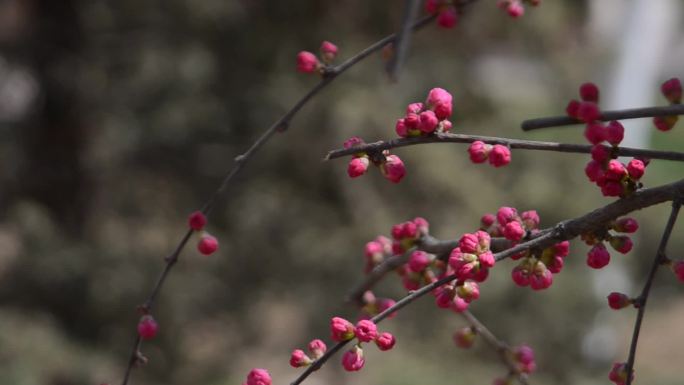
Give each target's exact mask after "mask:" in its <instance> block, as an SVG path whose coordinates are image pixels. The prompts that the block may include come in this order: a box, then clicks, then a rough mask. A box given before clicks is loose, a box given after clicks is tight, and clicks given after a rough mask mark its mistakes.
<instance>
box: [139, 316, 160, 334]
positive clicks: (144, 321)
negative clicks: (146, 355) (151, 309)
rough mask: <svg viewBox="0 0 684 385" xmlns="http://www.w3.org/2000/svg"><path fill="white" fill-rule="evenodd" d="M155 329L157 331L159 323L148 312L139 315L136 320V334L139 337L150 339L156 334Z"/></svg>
mask: <svg viewBox="0 0 684 385" xmlns="http://www.w3.org/2000/svg"><path fill="white" fill-rule="evenodd" d="M157 331H159V325H158V324H157V321H155V320H154V318H152V316H151V315H149V314H148V315H144V316H142V317H140V321H139V322H138V335H139V336H140V338H142V339H143V340H150V339H152V338H154V336H156V335H157Z"/></svg>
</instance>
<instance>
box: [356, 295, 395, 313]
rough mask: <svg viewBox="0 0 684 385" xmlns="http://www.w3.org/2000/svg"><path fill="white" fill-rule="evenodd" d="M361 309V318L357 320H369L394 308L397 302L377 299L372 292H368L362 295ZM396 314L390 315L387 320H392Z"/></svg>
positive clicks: (388, 299) (389, 299)
mask: <svg viewBox="0 0 684 385" xmlns="http://www.w3.org/2000/svg"><path fill="white" fill-rule="evenodd" d="M363 303H364V305H363V307H362V308H361V316H360V318H359V319H371V318H372V317H375V316H376V315H378V314H380V313H382V312H384V311H385V310H387V309H389V308H391V307H392V306H394V305H395V304H396V303H397V301H395V300H393V299H391V298H377V297H375V294H373V292H372V291H370V290H368V291H366V292H365V293H363ZM396 315H397V313H396V312H394V313H391V314H389V315H388V316H387V318H388V319H389V318H394V316H396Z"/></svg>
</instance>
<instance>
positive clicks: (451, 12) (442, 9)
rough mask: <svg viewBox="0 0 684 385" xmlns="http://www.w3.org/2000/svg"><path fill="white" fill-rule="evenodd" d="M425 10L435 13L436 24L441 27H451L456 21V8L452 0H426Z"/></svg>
mask: <svg viewBox="0 0 684 385" xmlns="http://www.w3.org/2000/svg"><path fill="white" fill-rule="evenodd" d="M425 10H426V11H427V13H429V14H431V15H437V24H438V25H439V26H440V27H442V28H453V27H454V26H455V25H456V22H457V21H458V10H457V9H456V6H455V4H454V2H453V0H427V1H426V2H425Z"/></svg>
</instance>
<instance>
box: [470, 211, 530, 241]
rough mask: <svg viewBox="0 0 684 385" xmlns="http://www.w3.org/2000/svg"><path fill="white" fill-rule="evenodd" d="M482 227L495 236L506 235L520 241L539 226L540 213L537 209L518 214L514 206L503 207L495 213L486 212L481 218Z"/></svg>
mask: <svg viewBox="0 0 684 385" xmlns="http://www.w3.org/2000/svg"><path fill="white" fill-rule="evenodd" d="M480 226H481V229H482V230H484V231H486V232H487V233H489V234H490V235H491V236H493V237H504V238H506V239H508V240H509V241H512V242H514V243H517V242H520V241H521V240H522V239H523V238H524V237H525V236H526V235H527V232H532V231H534V230H537V229H538V228H539V214H537V212H536V211H535V210H530V211H525V212H523V213H522V214H518V210H517V209H515V208H514V207H506V206H504V207H501V208H499V210H498V211H497V212H496V216H495V215H494V214H485V215H483V216H482V219H481V220H480Z"/></svg>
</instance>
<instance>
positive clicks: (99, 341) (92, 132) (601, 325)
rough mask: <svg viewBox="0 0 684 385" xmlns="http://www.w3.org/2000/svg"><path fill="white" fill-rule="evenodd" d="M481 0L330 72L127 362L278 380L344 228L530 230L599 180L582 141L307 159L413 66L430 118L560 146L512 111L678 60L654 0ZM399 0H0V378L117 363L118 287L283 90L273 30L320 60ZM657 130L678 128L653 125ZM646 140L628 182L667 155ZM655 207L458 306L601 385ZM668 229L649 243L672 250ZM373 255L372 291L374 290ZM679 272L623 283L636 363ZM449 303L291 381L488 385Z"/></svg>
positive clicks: (210, 383)
mask: <svg viewBox="0 0 684 385" xmlns="http://www.w3.org/2000/svg"><path fill="white" fill-rule="evenodd" d="M495 3H496V2H495V1H494V0H481V1H479V2H477V3H475V4H474V5H472V6H471V7H469V8H468V9H467V12H466V14H464V15H463V16H462V18H461V20H460V21H459V25H458V26H457V28H455V29H453V30H441V29H439V28H437V27H436V26H435V25H431V26H428V27H427V28H425V29H424V30H421V31H420V32H417V33H416V34H415V35H414V37H413V39H412V45H411V49H410V53H409V55H408V58H407V62H406V63H405V66H404V68H403V70H402V72H401V73H400V81H399V82H398V83H391V82H389V81H388V80H387V77H386V75H385V73H384V69H383V66H384V63H383V61H382V59H381V58H380V56H379V55H374V56H372V57H370V58H368V59H367V60H365V61H364V62H362V63H360V64H359V65H357V66H356V67H354V68H352V69H351V70H350V71H348V72H347V73H345V74H344V75H342V76H341V77H340V78H339V79H337V81H335V83H333V84H332V85H331V86H330V87H328V88H327V89H326V90H325V91H324V92H322V93H321V94H320V95H319V96H318V97H317V98H316V99H315V100H314V101H313V102H312V103H310V104H308V105H307V106H306V107H305V108H304V109H303V110H302V111H301V112H300V114H299V115H298V116H297V117H296V118H295V119H294V120H293V122H292V126H291V129H290V130H289V131H287V132H286V133H284V134H279V135H278V136H277V137H276V138H274V140H272V141H271V142H269V143H268V144H267V145H266V146H265V147H264V149H263V151H262V152H260V153H258V154H257V156H256V158H254V160H253V162H251V163H250V164H249V165H248V166H247V167H246V168H245V169H244V170H243V171H244V172H242V173H241V174H240V176H239V177H238V178H237V179H236V183H235V184H234V185H233V186H232V187H231V188H230V189H229V190H228V191H227V193H226V194H225V195H224V196H223V197H222V198H221V199H220V203H219V205H218V207H217V209H216V211H215V214H214V215H213V217H212V218H211V221H210V225H209V227H208V230H209V231H210V232H211V233H212V234H214V235H216V236H217V237H218V238H219V240H220V242H221V246H220V250H219V251H218V252H217V253H216V254H214V255H212V256H210V257H204V256H201V255H199V253H198V252H197V251H196V250H195V248H194V241H191V247H189V248H188V249H187V250H186V251H185V252H184V253H183V255H182V257H181V261H180V263H179V264H178V265H177V266H176V267H175V269H174V271H173V272H172V274H171V276H170V279H169V280H168V282H167V285H166V286H165V287H164V290H163V292H162V294H161V296H160V298H159V302H158V306H157V308H156V309H155V312H154V314H155V317H156V318H157V320H158V322H159V324H160V332H159V335H158V337H157V338H156V339H155V340H154V341H152V342H150V343H147V344H145V345H144V349H143V353H144V354H145V355H146V356H147V357H148V358H149V360H150V362H149V364H148V365H147V366H146V367H144V368H143V369H141V370H135V371H134V373H133V380H132V383H133V384H151V385H154V384H167V385H173V384H188V383H192V384H207V385H214V384H239V383H241V382H242V381H243V380H244V376H245V375H246V373H247V372H248V370H249V369H250V368H252V367H264V368H268V369H269V370H270V371H271V373H272V375H273V377H274V380H275V383H277V384H284V383H289V382H290V381H291V380H292V379H294V377H295V376H297V375H298V374H299V373H300V372H299V371H298V370H296V369H293V368H291V367H289V365H288V360H289V354H290V352H291V350H292V349H294V348H299V347H303V346H305V344H306V343H307V342H308V341H309V340H310V339H312V338H314V337H321V338H324V339H327V337H328V322H329V319H330V317H331V316H333V315H340V316H345V317H348V318H352V319H355V318H356V316H357V310H356V309H355V308H354V307H353V306H352V305H351V304H346V303H345V302H344V297H345V294H346V293H347V292H348V290H349V289H350V288H351V287H352V286H353V285H355V284H356V283H358V282H359V281H360V280H361V279H362V275H361V274H362V269H363V263H364V262H363V246H364V244H365V243H366V242H367V241H369V240H371V239H372V238H374V237H375V236H376V235H378V234H388V233H389V229H390V226H391V225H392V224H394V223H398V222H402V221H405V220H408V219H411V218H413V217H415V216H418V215H420V216H423V217H425V218H427V219H428V220H429V221H430V224H431V231H432V233H433V234H434V235H435V236H437V237H439V238H443V239H448V238H456V237H458V236H459V234H461V233H463V232H465V231H472V230H473V229H475V228H476V227H477V225H478V223H479V218H480V216H481V215H482V214H484V213H486V212H494V211H495V210H496V209H497V208H498V207H500V206H504V205H510V206H515V207H518V208H519V209H520V210H528V209H536V210H538V212H539V213H540V215H541V218H542V226H543V227H547V226H550V225H553V224H555V223H556V222H557V221H559V220H563V219H567V218H571V217H575V216H578V215H581V214H584V213H585V212H588V211H589V210H591V209H593V208H596V207H599V206H601V205H604V204H606V203H608V202H610V199H607V198H603V197H602V196H601V194H600V192H599V191H598V189H597V188H596V187H595V186H593V185H592V184H591V183H588V181H587V180H586V177H585V176H584V172H583V168H584V164H585V163H586V161H587V158H588V157H587V156H584V155H575V154H557V153H542V152H534V153H533V152H528V153H525V152H520V151H514V152H513V162H512V164H511V165H510V166H508V167H506V168H503V169H494V168H492V167H488V166H478V165H473V164H471V163H470V162H469V160H468V156H467V152H466V147H465V146H463V145H456V144H441V145H431V146H414V147H410V148H404V149H400V150H398V151H396V153H398V154H399V155H400V156H401V157H402V159H404V161H405V163H406V166H407V170H408V175H407V177H406V178H405V179H404V181H402V183H401V184H399V185H394V184H391V183H389V182H387V181H386V180H385V179H384V178H382V176H381V175H380V173H379V172H377V170H375V169H373V170H371V172H370V173H369V174H368V175H366V176H364V177H362V178H359V179H355V180H350V179H349V178H348V177H347V175H346V161H345V160H336V161H331V162H322V161H321V159H322V158H323V156H324V155H325V153H326V152H327V151H328V150H330V149H333V148H337V147H339V146H340V145H341V143H342V141H343V140H344V139H346V138H348V137H350V136H352V135H359V136H362V137H363V138H365V139H366V140H367V141H374V140H379V139H387V138H391V137H394V136H395V134H394V122H395V120H396V119H397V118H399V117H401V116H402V115H403V112H404V109H405V106H406V105H407V104H408V103H410V102H414V101H421V100H423V99H424V98H425V95H426V94H427V91H428V90H429V89H430V88H432V87H436V86H439V87H443V88H446V89H447V90H449V91H450V92H451V93H452V94H453V95H454V110H455V112H454V117H453V121H454V129H453V131H454V132H458V133H471V134H482V135H493V136H505V137H513V138H527V139H536V140H553V141H565V142H572V143H583V142H584V139H583V137H582V128H581V127H579V126H575V127H565V128H556V129H548V130H544V131H541V132H538V133H523V132H522V131H521V130H520V128H519V124H520V122H521V121H522V120H524V119H526V118H532V117H541V116H548V115H559V114H563V112H564V109H565V105H566V103H567V101H568V100H569V99H571V98H575V97H577V89H578V86H579V84H581V83H582V82H585V81H594V82H596V83H597V84H598V85H599V86H600V87H601V91H602V107H603V108H606V109H608V108H628V107H641V106H647V105H664V104H666V101H665V100H664V98H663V97H662V96H660V95H659V85H660V83H662V82H663V81H664V80H666V79H668V78H670V77H673V76H678V77H682V76H684V72H682V68H684V67H683V66H682V63H684V29H683V28H682V26H683V25H684V24H683V23H682V12H683V10H684V5H683V4H682V3H681V2H679V1H677V0H658V1H649V0H633V1H625V0H593V1H589V0H585V1H579V0H578V1H559V2H556V1H544V2H543V4H542V6H541V7H539V8H538V9H529V8H528V9H527V13H526V15H525V16H524V17H523V18H522V19H520V20H512V19H510V18H509V17H508V16H507V15H506V14H505V13H504V12H502V11H501V10H499V9H497V8H496V4H495ZM402 6H403V2H400V1H372V2H369V1H360V0H346V1H313V0H305V1H297V2H275V1H259V0H250V1H244V0H243V1H236V0H192V1H191V0H166V1H144V2H141V1H131V0H120V1H116V2H113V1H104V0H90V1H76V0H63V1H49V0H3V1H0V383H3V384H13V385H29V384H51V385H61V384H75V385H78V384H99V383H105V382H109V383H112V384H116V383H120V381H121V379H122V376H123V372H124V368H125V365H126V362H127V359H128V354H129V350H130V348H131V344H132V342H133V338H134V333H135V325H136V323H137V320H138V315H137V313H136V310H135V308H136V306H137V305H139V304H141V303H142V302H143V300H144V298H145V297H146V295H147V294H148V293H149V291H150V290H151V288H152V286H153V284H154V281H155V279H156V277H157V275H158V274H159V272H160V270H161V268H162V265H163V261H162V259H163V257H164V256H165V255H167V254H168V253H169V252H170V251H171V250H172V248H173V247H174V245H175V244H176V243H177V241H178V240H179V238H180V237H181V236H182V234H183V233H184V231H185V221H186V217H187V215H188V214H189V213H190V212H191V211H193V210H195V209H197V208H198V207H200V206H201V204H202V203H203V202H204V201H205V200H206V199H207V198H208V196H209V195H210V194H211V193H212V191H213V190H214V189H215V188H216V187H217V186H218V184H219V183H220V181H221V179H222V177H223V175H224V173H226V171H227V170H228V169H229V168H230V167H231V165H232V159H233V158H234V157H235V156H236V155H238V154H240V153H241V152H242V151H244V150H245V149H246V148H247V146H248V145H249V144H250V143H251V142H252V141H253V140H254V139H255V138H256V137H257V136H258V135H259V134H260V133H261V132H262V131H263V130H265V129H266V128H267V127H268V126H270V124H271V123H272V122H273V121H275V120H276V119H277V118H278V117H279V116H280V115H281V114H283V113H284V112H285V111H286V110H287V109H289V108H290V107H291V106H292V105H293V103H294V102H295V101H296V100H297V99H298V98H299V97H300V96H301V95H303V94H304V93H305V92H306V91H307V90H308V89H309V88H310V87H312V86H313V85H314V84H316V82H317V80H316V78H315V76H311V75H303V74H299V73H296V71H295V56H296V54H297V52H299V51H300V50H309V51H316V50H317V49H318V47H319V45H320V42H321V41H322V40H330V41H332V42H334V43H336V44H337V45H338V46H339V48H340V54H339V57H340V59H342V60H343V59H344V58H347V57H349V56H351V55H353V54H355V53H356V52H358V51H359V50H360V49H362V48H364V47H366V46H368V45H370V44H371V43H373V42H374V41H376V40H378V39H379V38H381V37H383V36H385V35H387V34H389V33H391V32H393V31H395V30H396V29H397V28H398V26H399V21H400V19H401V12H402ZM625 125H626V126H627V131H629V138H628V139H627V142H626V143H628V144H629V145H631V146H639V147H652V148H658V149H664V150H665V149H669V150H678V149H681V148H682V145H683V144H684V134H682V129H681V128H682V127H676V128H675V129H674V130H673V131H671V132H668V133H661V132H658V131H656V130H655V129H654V128H653V127H652V126H651V124H650V121H649V120H648V119H645V120H638V121H633V122H629V123H627V122H625ZM680 126H681V124H680ZM682 171H684V169H683V167H682V165H681V164H675V163H671V162H670V163H668V162H665V161H654V162H652V163H651V165H650V166H649V168H648V172H647V174H646V177H645V179H643V181H644V183H645V184H646V185H647V186H655V185H658V184H662V183H667V182H671V181H675V180H678V179H680V178H681V176H682V174H683V173H682ZM668 212H669V207H668V205H662V206H660V207H653V208H650V209H648V210H643V212H638V213H635V214H634V216H635V217H636V218H637V219H638V220H639V221H640V223H641V229H640V230H639V232H638V234H637V235H636V237H635V245H636V246H635V250H634V251H633V252H631V253H630V254H628V255H627V256H623V255H618V254H617V253H613V261H612V263H611V264H610V265H609V266H608V267H606V268H604V269H603V270H600V271H591V270H590V269H589V268H588V267H587V266H586V264H585V255H586V251H587V249H588V248H587V246H585V245H583V244H581V243H580V242H579V241H575V242H573V243H572V247H571V255H570V257H569V258H568V259H567V260H566V263H567V267H566V268H565V270H564V271H563V273H562V274H560V275H558V276H556V279H555V282H554V284H553V286H552V287H551V289H549V290H546V291H543V292H538V293H533V292H532V291H531V290H529V289H523V288H519V287H516V286H515V285H514V284H513V283H512V282H511V280H510V278H509V277H510V269H511V268H512V267H513V266H514V265H513V263H511V262H510V261H509V262H504V263H502V264H501V267H500V268H499V269H495V270H494V271H493V274H492V277H491V279H490V280H489V281H488V282H487V284H486V285H484V286H483V288H482V298H481V300H479V301H477V303H475V304H474V305H473V306H472V311H473V313H474V314H475V315H477V316H478V317H480V318H481V320H482V321H483V322H484V323H485V324H487V325H488V326H489V327H490V328H491V330H492V331H493V332H494V333H495V334H497V335H498V336H500V337H501V338H503V339H505V340H507V341H508V342H509V343H511V344H520V343H528V344H530V345H531V346H532V347H534V349H535V351H536V352H537V363H538V367H539V372H538V373H537V374H535V375H534V376H533V377H532V383H533V384H552V383H553V384H577V385H580V384H586V385H590V384H605V383H608V379H607V375H608V371H609V370H610V367H611V366H612V362H614V361H624V360H626V357H627V349H628V344H629V340H630V337H631V329H632V325H633V322H634V318H635V315H636V312H634V311H630V310H623V311H621V312H613V311H610V310H609V309H608V307H607V306H606V301H605V296H606V295H607V294H608V293H609V292H611V291H625V292H627V293H630V294H633V295H636V294H637V293H638V291H639V290H641V286H642V284H643V281H644V276H645V274H646V269H647V266H648V265H649V264H650V263H651V260H652V257H653V254H654V250H655V248H656V244H657V242H658V239H659V236H660V233H661V231H662V229H663V227H664V225H665V221H666V218H667V214H668ZM681 235H682V225H679V226H677V227H676V228H675V233H674V234H673V238H672V241H671V244H670V248H669V250H671V252H670V256H671V257H673V258H682V257H684V255H682V253H681V250H682V249H683V247H684V239H683V238H682V236H681ZM403 294H404V293H403V290H402V287H401V284H400V282H399V281H398V280H397V279H396V277H395V276H393V275H392V276H389V277H388V279H387V280H386V281H385V282H383V283H382V284H381V285H380V286H378V288H377V290H376V295H378V296H382V297H393V298H399V297H400V296H402V295H403ZM682 294H684V286H682V285H681V284H679V283H678V282H677V281H676V280H675V278H674V276H673V275H672V274H670V273H669V271H666V269H663V271H661V272H660V274H659V275H658V277H657V282H656V286H655V288H654V292H653V295H652V301H651V302H649V311H648V312H647V315H646V319H645V323H644V325H643V329H642V338H641V343H640V345H639V350H638V358H637V363H636V377H637V381H638V382H644V383H658V384H661V385H667V384H681V371H680V368H679V367H678V366H677V365H673V364H674V362H673V360H674V359H675V357H682V356H683V355H684V352H683V351H682V348H681V346H682V343H683V342H684V332H682V331H681V330H682V328H681V325H682V322H684V299H683V298H682ZM463 326H464V322H463V320H462V319H461V318H460V317H458V316H456V315H455V314H453V313H450V312H442V311H439V310H438V309H436V308H435V307H434V305H433V303H432V300H431V299H429V298H426V299H424V300H422V301H419V302H417V303H415V304H414V305H412V306H411V307H409V308H407V309H405V310H404V311H402V312H401V313H400V315H399V316H398V317H397V318H395V319H393V320H391V321H389V322H386V323H383V324H382V327H381V329H383V330H389V331H392V332H393V333H395V335H396V337H397V339H398V343H397V346H396V347H395V348H394V350H392V351H391V352H389V353H384V354H382V355H381V354H379V353H378V351H377V349H372V348H371V349H367V350H366V354H367V362H366V367H365V368H364V369H363V371H362V372H361V373H354V374H350V373H346V372H344V371H343V370H342V368H341V366H340V365H339V363H338V361H339V359H334V361H333V362H331V364H329V365H327V366H326V367H325V368H323V369H322V370H320V371H319V372H318V373H316V374H315V375H313V376H312V377H311V378H310V379H309V380H308V381H307V382H308V383H310V384H327V383H335V384H344V383H352V382H353V383H356V384H395V385H396V384H399V385H401V384H415V383H418V382H420V383H428V384H444V383H451V384H466V383H468V384H471V383H478V384H489V383H491V381H492V379H493V378H495V377H498V376H502V375H504V374H505V373H506V369H505V368H504V367H503V366H502V365H501V363H500V362H499V361H498V360H497V359H496V355H495V353H494V352H493V351H492V350H490V349H489V348H488V347H486V346H485V345H484V343H483V342H482V341H479V342H478V343H477V345H476V347H475V348H474V349H473V350H471V351H463V350H460V349H458V348H456V347H455V346H454V344H453V342H452V340H451V335H452V333H453V332H454V331H455V330H456V329H459V328H461V327H463Z"/></svg>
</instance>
